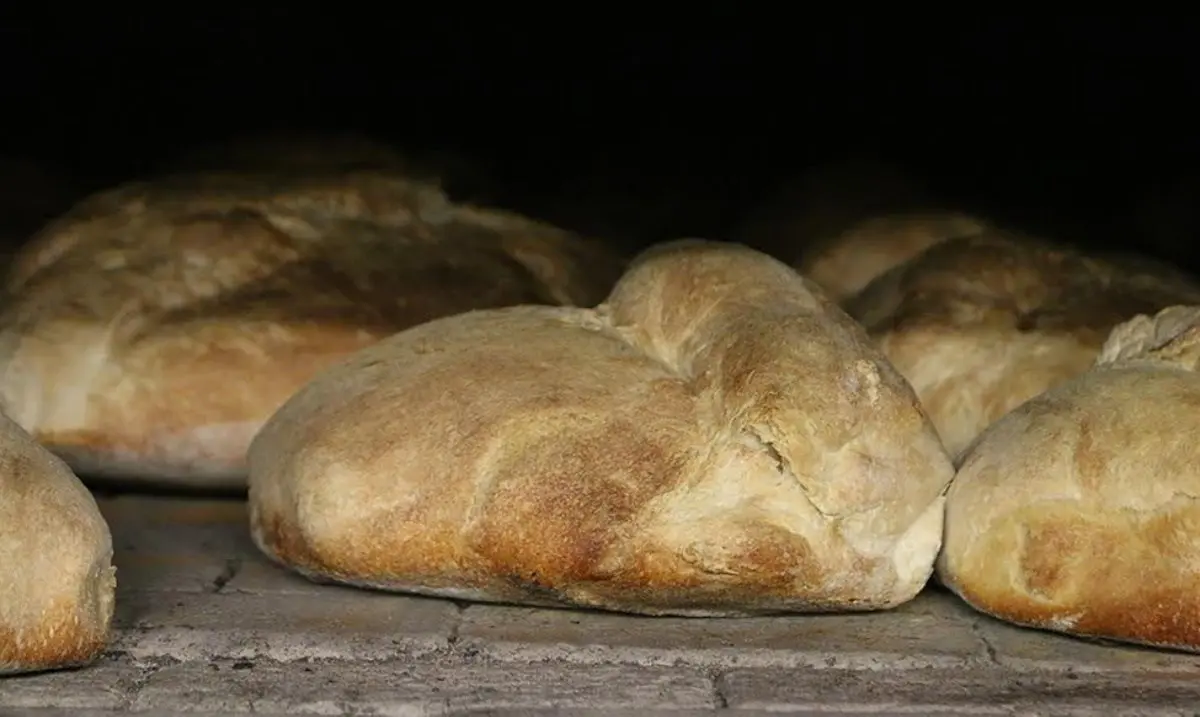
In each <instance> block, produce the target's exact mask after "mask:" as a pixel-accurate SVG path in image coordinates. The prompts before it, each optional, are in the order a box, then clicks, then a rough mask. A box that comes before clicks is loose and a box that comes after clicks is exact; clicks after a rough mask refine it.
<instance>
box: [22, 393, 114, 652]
mask: <svg viewBox="0 0 1200 717" xmlns="http://www.w3.org/2000/svg"><path fill="white" fill-rule="evenodd" d="M115 585H116V580H115V570H114V568H113V567H112V538H111V536H110V535H109V531H108V526H107V525H106V524H105V522H104V519H103V518H102V517H101V516H100V511H99V509H98V508H97V507H96V502H95V501H94V500H93V499H92V497H91V495H90V494H89V493H88V492H87V490H86V489H85V488H84V487H83V485H82V484H81V483H80V482H79V480H78V479H77V478H76V477H75V476H74V475H72V474H71V472H70V470H69V469H68V468H67V466H66V465H65V464H64V463H63V462H62V461H61V460H59V459H58V458H55V457H54V456H53V455H51V454H50V453H49V452H47V451H46V450H45V449H43V448H41V447H40V446H38V445H37V444H36V443H34V441H33V440H32V438H30V436H29V435H28V434H26V433H25V432H24V431H22V430H21V429H20V428H19V427H17V426H16V425H15V424H14V423H13V422H12V421H9V420H8V419H7V418H4V417H3V416H0V674H7V673H13V672H30V671H36V670H47V669H55V668H61V667H72V666H76V665H80V664H84V663H87V662H90V661H91V660H93V659H95V658H96V657H97V656H98V655H99V654H100V652H101V650H102V649H103V648H104V645H105V643H106V641H107V639H108V630H109V625H110V622H111V620H112V612H113V600H114V591H115Z"/></svg>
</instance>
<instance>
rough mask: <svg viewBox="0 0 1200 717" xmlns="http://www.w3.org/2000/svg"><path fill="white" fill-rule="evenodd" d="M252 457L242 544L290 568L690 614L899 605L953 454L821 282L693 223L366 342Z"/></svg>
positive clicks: (920, 579)
mask: <svg viewBox="0 0 1200 717" xmlns="http://www.w3.org/2000/svg"><path fill="white" fill-rule="evenodd" d="M797 377H805V378H803V379H802V380H797ZM446 446H453V449H452V450H451V452H450V453H447V452H446ZM250 465H251V481H250V505H251V524H252V529H253V533H254V536H255V540H256V541H257V542H258V544H259V545H260V547H262V549H263V550H264V551H265V552H267V554H269V555H271V556H272V557H273V558H274V559H276V560H278V561H279V562H281V563H283V564H285V565H289V566H291V567H293V568H295V569H297V570H299V571H300V572H302V573H304V574H307V575H310V576H317V577H323V578H326V579H334V580H339V581H343V582H349V583H353V584H360V585H370V586H374V587H381V588H386V589H393V590H403V591H410V592H418V593H425V594H436V595H447V596H456V597H464V598H469V599H477V600H490V601H504V602H521V603H527V604H551V605H563V604H571V605H586V606H593V607H604V608H610V609H617V610H628V611H634V612H642V613H649V614H667V613H671V614H694V615H717V614H745V613H755V612H770V611H777V610H789V609H790V610H814V611H817V610H830V609H872V608H881V607H889V606H892V605H895V604H898V603H899V602H903V601H904V600H907V599H909V598H910V597H912V596H913V595H915V594H916V592H917V591H918V590H919V589H920V588H921V586H922V585H923V584H924V582H925V580H926V578H927V577H928V574H929V570H930V565H931V563H932V560H933V556H934V555H935V554H936V551H937V544H938V541H939V538H940V520H941V518H940V516H941V497H940V495H941V492H942V490H943V488H944V487H945V485H946V483H947V482H948V480H949V477H950V472H951V469H950V466H949V462H948V460H947V458H946V456H945V454H944V452H943V450H942V448H941V446H940V444H939V443H938V441H937V440H936V438H935V437H934V436H933V433H932V429H931V427H930V425H929V423H928V419H927V418H926V417H925V416H924V415H923V414H922V412H921V410H920V408H919V406H918V405H917V403H916V398H915V396H914V395H913V394H912V392H911V390H909V389H908V387H907V386H906V385H905V384H904V382H903V381H902V380H901V379H900V377H899V376H898V375H897V374H896V373H895V372H894V370H893V369H892V368H891V367H890V366H889V365H888V364H887V362H886V361H885V360H883V359H882V357H881V356H880V355H879V354H878V353H877V351H876V350H875V349H873V348H872V347H871V345H870V342H869V340H868V339H867V337H866V336H865V334H864V333H863V332H862V330H861V329H860V328H859V327H857V326H856V325H855V324H854V323H853V322H852V321H851V320H850V319H849V317H847V316H845V315H844V314H843V313H841V312H840V310H838V309H837V308H836V306H835V305H833V304H832V303H831V302H830V301H829V300H828V299H827V298H826V297H824V296H823V295H822V294H821V292H820V290H819V289H817V288H816V287H815V285H812V284H811V283H809V282H806V281H805V280H804V279H802V278H801V277H799V276H798V275H796V274H795V273H794V272H792V271H790V270H789V269H788V268H787V267H786V266H784V265H782V264H779V263H778V262H774V261H772V260H770V259H768V258H767V257H765V256H763V255H761V254H758V253H756V252H752V251H750V250H748V249H745V248H740V247H735V246H732V245H714V244H709V243H704V242H679V243H674V244H672V245H669V246H667V247H662V248H659V249H655V250H651V251H649V252H647V253H645V254H644V255H642V257H640V258H639V259H638V260H637V261H636V262H635V264H634V265H633V267H632V268H631V269H630V270H629V271H628V272H627V273H626V275H625V276H624V277H623V278H622V280H621V282H620V283H619V284H618V286H617V287H616V288H615V289H614V291H613V293H612V294H611V295H610V297H609V299H608V301H607V302H606V303H605V304H604V305H602V306H601V307H599V308H597V309H595V310H587V309H575V308H550V307H519V308H508V309H500V310H495V311H487V312H476V313H472V314H464V315H458V316H454V317H449V318H446V319H440V320H438V321H434V322H430V323H427V324H424V325H422V326H418V327H415V328H412V329H409V330H408V331H405V332H403V333H401V334H399V335H397V336H394V337H391V338H389V339H386V340H384V341H383V342H381V343H379V344H376V345H374V346H372V347H369V348H368V349H365V350H364V351H362V352H359V353H358V354H356V355H355V356H354V357H352V358H351V359H350V360H349V361H347V362H346V363H344V364H342V365H340V366H339V367H337V368H335V369H333V370H332V371H329V372H326V373H325V374H323V375H322V376H320V377H318V378H317V379H316V380H315V381H313V382H311V383H310V384H308V385H307V386H306V387H305V388H304V389H302V390H301V391H300V392H298V393H297V395H295V396H293V397H292V398H291V399H290V400H289V401H288V402H287V403H286V404H285V405H284V407H283V408H281V409H280V411H278V412H277V413H276V414H275V415H274V416H273V417H272V418H271V420H270V421H269V422H268V424H267V425H266V426H265V427H264V429H263V430H262V431H261V432H260V433H259V434H258V436H257V437H256V438H255V440H254V442H253V444H252V447H251V450H250Z"/></svg>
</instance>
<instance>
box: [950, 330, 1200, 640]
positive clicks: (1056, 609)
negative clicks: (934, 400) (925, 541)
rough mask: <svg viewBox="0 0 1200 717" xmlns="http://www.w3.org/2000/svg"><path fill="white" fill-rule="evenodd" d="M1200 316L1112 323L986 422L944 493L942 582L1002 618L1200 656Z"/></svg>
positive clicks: (1055, 629)
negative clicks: (1060, 370) (1093, 349)
mask: <svg viewBox="0 0 1200 717" xmlns="http://www.w3.org/2000/svg"><path fill="white" fill-rule="evenodd" d="M1198 367H1200V307H1196V306H1176V307H1171V308H1168V309H1164V310H1163V311H1161V312H1159V313H1158V314H1157V315H1154V316H1145V315H1143V316H1138V317H1136V318H1134V319H1132V320H1130V321H1129V322H1127V323H1125V324H1122V325H1120V326H1118V327H1117V328H1116V329H1115V330H1114V331H1113V332H1112V335H1111V337H1110V338H1109V339H1108V340H1107V342H1106V344H1105V345H1104V347H1103V351H1102V352H1101V354H1100V356H1099V358H1098V359H1097V361H1096V364H1095V366H1094V367H1093V368H1092V369H1090V370H1088V371H1086V372H1084V373H1082V374H1081V375H1080V376H1078V377H1076V378H1075V379H1073V380H1071V381H1068V382H1066V383H1064V384H1062V385H1060V386H1058V387H1057V388H1054V389H1052V390H1050V391H1047V392H1046V393H1043V394H1042V395H1040V396H1038V397H1036V398H1034V399H1033V400H1031V401H1029V402H1028V403H1026V404H1024V405H1023V406H1021V407H1019V408H1017V409H1016V410H1014V411H1013V412H1011V413H1010V414H1008V415H1007V416H1005V417H1004V418H1002V419H1000V420H999V421H997V422H996V423H995V424H993V425H992V426H991V427H989V428H988V429H987V430H986V431H984V433H983V434H982V435H981V436H980V437H979V439H978V441H977V442H976V443H975V444H974V445H973V446H972V447H971V448H970V449H969V450H968V451H967V453H966V455H965V456H964V459H963V462H962V466H961V468H960V469H959V471H958V475H957V477H956V478H955V480H954V483H953V485H952V487H951V489H950V492H949V495H948V499H947V508H946V516H947V517H946V540H945V546H944V548H943V552H942V555H941V557H940V559H939V562H938V575H939V577H940V579H941V581H942V582H943V583H944V584H945V585H947V586H948V587H950V589H952V590H953V591H955V592H956V593H958V594H959V595H961V596H962V597H963V598H964V599H965V600H966V601H967V602H968V603H970V604H971V605H973V606H974V607H976V608H977V609H979V610H981V611H983V612H986V613H989V614H991V615H994V616H996V617H998V618H1000V619H1003V620H1008V621H1010V622H1014V623H1019V624H1022V625H1027V626H1031V627H1036V628H1042V629H1046V630H1054V631H1059V632H1064V633H1069V634H1074V635H1084V636H1091V637H1100V638H1109V639H1114V640H1122V641H1128V642H1135V643H1143V644H1148V645H1157V646H1163V647H1174V648H1182V649H1187V650H1194V651H1200V442H1198V441H1197V440H1196V437H1197V436H1198V435H1200V375H1198V374H1197V368H1198Z"/></svg>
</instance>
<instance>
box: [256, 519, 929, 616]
mask: <svg viewBox="0 0 1200 717" xmlns="http://www.w3.org/2000/svg"><path fill="white" fill-rule="evenodd" d="M252 534H253V535H252V537H253V540H254V543H255V544H256V545H257V547H258V549H259V550H260V551H261V552H262V553H263V555H265V556H266V557H267V558H269V559H270V560H271V561H272V562H273V563H275V564H276V565H278V566H280V567H282V568H284V569H286V570H289V571H291V572H293V573H296V574H297V575H300V576H302V577H304V578H306V579H308V580H310V581H312V582H314V583H318V584H321V585H330V586H336V587H347V588H353V589H363V590H372V591H376V592H383V593H390V594H395V595H409V596H415V597H427V598H437V599H443V600H454V601H461V602H473V603H483V604H490V605H509V606H513V607H532V608H550V609H562V610H593V611H600V612H609V613H616V614H627V615H643V616H648V617H683V618H748V617H764V616H771V615H775V616H789V615H790V616H796V615H805V614H811V615H816V614H832V613H864V612H886V611H888V610H891V609H894V608H895V607H898V606H891V607H878V606H876V605H874V604H870V603H865V604H863V605H858V606H856V605H852V604H841V605H831V606H822V605H817V604H813V605H812V606H811V607H794V608H784V607H763V608H741V609H739V608H734V607H730V608H699V607H697V608H687V607H670V606H666V607H664V606H646V607H638V606H634V605H622V606H608V605H604V604H602V603H584V602H574V601H571V600H567V599H563V598H561V597H558V595H557V594H550V595H547V596H545V597H539V596H538V595H537V594H536V593H534V592H531V591H526V592H524V593H523V594H519V595H514V596H512V597H500V596H497V595H496V594H494V593H493V592H492V591H489V590H483V589H477V588H463V587H428V586H427V585H422V584H420V583H411V582H404V581H400V580H380V579H371V578H365V577H355V576H347V575H335V574H332V573H331V572H325V571H320V570H315V569H312V568H306V567H304V566H302V565H299V564H296V563H294V562H291V561H289V560H285V559H283V558H282V557H280V555H279V554H278V553H277V552H276V551H275V550H273V549H272V548H271V546H269V545H267V544H265V543H264V541H263V540H262V539H261V537H262V536H261V534H260V533H259V531H258V530H253V531H252ZM546 592H547V593H550V590H549V589H547V590H546ZM905 602H907V601H905ZM902 604H903V603H902Z"/></svg>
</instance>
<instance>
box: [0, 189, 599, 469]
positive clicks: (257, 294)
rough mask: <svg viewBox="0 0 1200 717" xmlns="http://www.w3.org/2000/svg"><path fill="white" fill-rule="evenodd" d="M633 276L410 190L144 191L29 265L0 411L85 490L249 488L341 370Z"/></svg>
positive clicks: (51, 240) (56, 233) (16, 270)
mask: <svg viewBox="0 0 1200 717" xmlns="http://www.w3.org/2000/svg"><path fill="white" fill-rule="evenodd" d="M620 269H621V263H620V261H619V260H618V259H617V258H615V257H612V256H610V255H609V253H608V252H607V251H606V250H605V249H603V248H602V247H600V246H597V245H594V244H592V243H591V242H588V241H586V240H584V239H583V238H580V237H577V236H575V235H572V234H569V233H567V232H564V231H562V230H559V229H557V228H554V227H551V226H548V225H544V224H539V223H537V222H533V221H530V220H527V219H525V218H523V217H520V216H518V215H514V214H510V213H507V212H502V211H498V210H490V209H483V208H479V207H474V206H470V205H463V204H456V203H452V202H450V201H448V200H447V198H446V197H445V195H444V194H443V193H441V192H440V190H438V189H437V188H436V187H434V186H432V185H428V184H425V183H423V182H414V181H410V180H407V179H405V178H402V177H399V176H395V175H387V174H379V173H365V174H351V175H313V176H307V175H298V176H294V177H291V178H286V177H283V176H277V177H275V178H274V179H273V180H271V181H267V177H266V176H265V175H256V176H253V177H242V176H237V175H196V176H177V177H173V178H168V179H164V180H162V181H161V182H155V183H142V184H135V185H130V186H127V187H123V188H119V189H116V190H113V191H109V192H105V193H102V194H100V195H98V196H95V197H92V198H90V199H89V200H87V201H85V202H83V203H81V205H80V206H78V207H76V209H75V210H73V211H72V212H69V213H68V214H67V215H66V216H65V217H63V218H62V219H61V220H59V221H57V222H54V223H53V224H51V225H50V226H49V227H47V229H46V230H45V231H44V232H43V233H42V234H41V235H39V236H38V237H37V238H36V239H35V240H34V242H33V243H32V244H31V245H30V246H28V247H27V248H26V249H25V251H24V252H23V253H22V254H21V255H20V256H19V257H18V258H17V261H16V262H15V264H14V267H13V270H12V272H11V274H10V277H9V291H10V292H11V293H12V295H13V299H12V301H11V303H10V305H9V306H8V307H7V308H6V310H5V311H4V312H3V313H0V369H2V370H0V397H3V400H4V405H5V407H6V410H7V411H8V413H9V415H10V416H11V417H12V418H13V419H14V420H16V421H17V422H18V423H20V424H21V425H22V426H23V427H25V428H26V429H27V430H28V431H30V432H31V433H32V434H33V435H34V436H35V437H36V438H37V439H38V440H39V441H41V442H42V443H43V444H45V445H47V446H48V447H50V448H51V449H52V450H54V451H55V452H56V453H58V454H59V455H60V456H62V457H64V458H66V460H67V461H68V463H70V464H71V465H72V467H73V468H74V469H75V470H76V471H77V472H79V473H80V474H82V475H83V477H84V478H85V479H89V480H93V479H98V478H105V477H116V478H121V479H126V480H146V481H155V482H161V483H169V484H176V485H188V486H196V487H238V486H244V485H245V450H246V447H247V446H248V445H249V441H250V437H251V436H252V435H253V433H254V432H255V431H256V430H257V429H258V427H259V426H260V425H261V423H262V422H263V421H264V420H266V418H267V417H268V416H270V415H271V413H272V412H273V411H274V410H275V409H276V408H278V406H279V405H280V404H282V403H283V401H284V399H286V398H287V397H288V396H289V395H291V393H292V392H293V391H295V390H296V389H297V388H299V387H300V386H301V385H303V384H304V382H306V381H307V380H308V379H309V378H310V377H312V376H313V375H314V374H315V373H316V372H317V371H319V370H320V369H322V368H324V367H325V366H327V365H329V364H331V363H333V362H335V361H337V360H340V359H341V358H342V357H344V356H345V355H346V354H348V353H350V352H352V351H354V350H356V349H359V348H362V347H363V346H366V345H368V344H370V343H372V342H374V341H376V340H378V339H380V338H383V337H384V336H387V335H390V334H392V333H394V332H396V331H399V330H401V329H404V328H407V327H408V326H411V325H414V324H417V323H421V322H423V321H427V320H429V319H432V318H436V317H439V316H444V315H447V314H453V313H458V312H460V311H467V310H470V309H477V308H486V307H495V306H507V305H511V304H522V303H545V304H570V305H584V306H591V305H595V304H596V303H598V302H599V301H600V300H601V299H603V298H604V296H605V294H606V293H607V291H608V289H609V288H610V287H611V286H612V284H613V282H614V281H615V280H616V278H617V276H619V274H620Z"/></svg>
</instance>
